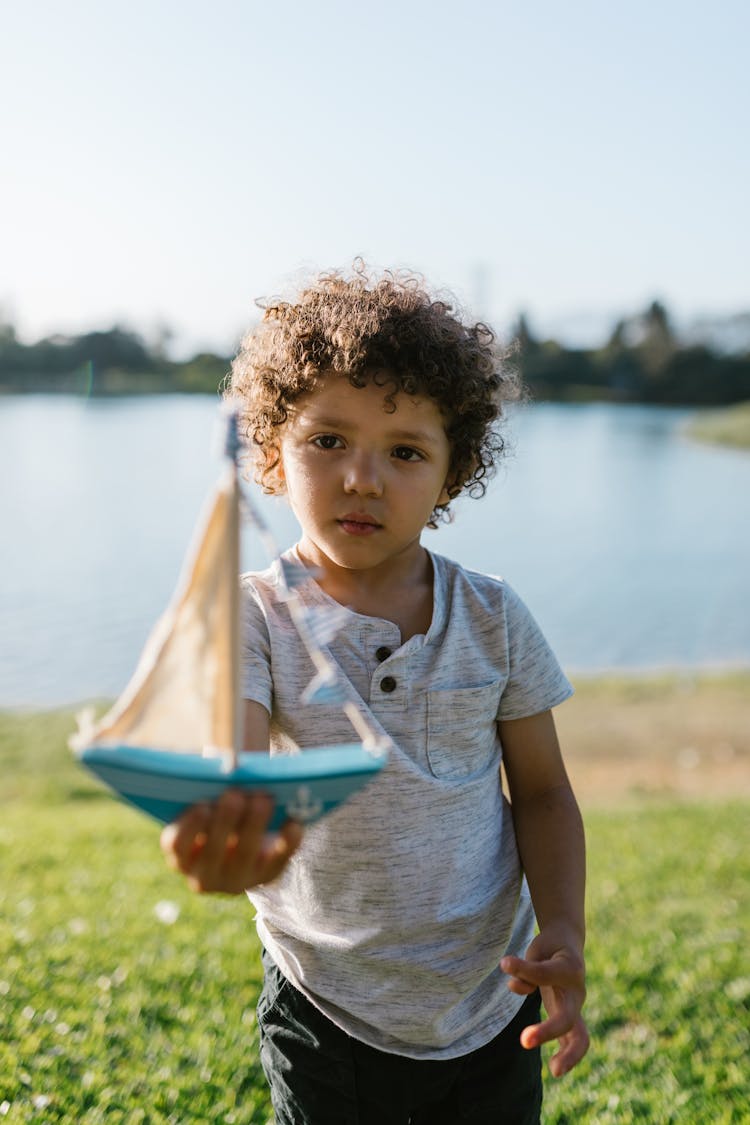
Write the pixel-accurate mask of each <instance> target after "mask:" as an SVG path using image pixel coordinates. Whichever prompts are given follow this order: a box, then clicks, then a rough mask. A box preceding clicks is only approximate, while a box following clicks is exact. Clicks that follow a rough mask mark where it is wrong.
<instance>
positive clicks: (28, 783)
mask: <svg viewBox="0 0 750 1125" xmlns="http://www.w3.org/2000/svg"><path fill="white" fill-rule="evenodd" d="M577 686H578V692H577V695H576V696H575V697H574V699H573V700H571V701H570V702H568V703H566V704H565V705H564V706H563V707H562V708H560V712H559V727H560V730H561V735H562V738H563V742H564V744H565V746H566V748H567V758H568V762H569V767H570V772H571V775H572V777H573V779H574V782H575V784H576V787H577V788H578V790H579V792H580V795H581V801H582V805H583V808H584V815H585V819H586V822H587V832H588V840H589V853H590V893H589V916H590V938H589V973H590V976H589V1000H588V1004H587V1010H588V1017H589V1021H590V1026H591V1031H592V1040H593V1042H592V1049H591V1051H590V1053H589V1055H588V1057H587V1059H586V1060H585V1061H584V1062H583V1063H582V1064H581V1066H580V1067H579V1068H578V1069H577V1070H576V1071H574V1072H573V1073H572V1074H571V1075H569V1076H568V1077H567V1078H566V1079H564V1080H563V1081H562V1082H559V1083H555V1082H553V1081H552V1080H550V1081H549V1082H548V1084H547V1096H546V1110H545V1121H546V1122H547V1123H557V1125H563V1123H565V1125H572V1123H574V1122H575V1123H579V1122H592V1123H594V1125H608V1123H623V1125H627V1123H629V1122H649V1123H652V1125H660V1123H672V1122H675V1123H676V1122H680V1123H681V1122H685V1123H695V1125H703V1123H704V1122H706V1121H711V1122H712V1125H730V1123H735V1122H736V1123H738V1125H739V1123H740V1122H746V1121H748V1113H747V1110H748V1101H747V1094H746V1060H747V1057H748V1053H749V1052H750V1033H749V1032H748V1008H750V975H749V974H748V967H747V959H746V948H747V933H748V927H749V926H750V816H749V815H748V813H749V812H750V784H749V782H750V733H749V732H748V723H747V700H748V698H750V674H747V673H737V674H735V675H722V676H716V677H698V678H695V677H672V678H661V679H646V680H644V679H617V680H614V679H613V680H592V681H584V682H582V683H580V684H579V685H577ZM72 726H73V719H72V715H71V714H70V713H68V712H64V711H56V712H51V713H46V714H38V715H23V714H17V713H5V714H0V769H1V770H2V776H3V788H2V797H0V801H2V817H1V818H0V854H1V855H2V870H3V879H2V882H1V883H0V900H1V901H2V908H1V909H0V1005H1V1008H0V1010H2V1012H3V1034H2V1036H0V1116H2V1117H3V1118H4V1120H7V1121H9V1122H28V1121H40V1122H45V1123H46V1122H71V1123H72V1122H76V1123H79V1122H80V1123H94V1122H105V1121H106V1122H107V1123H108V1125H109V1123H119V1122H122V1123H123V1125H124V1123H126V1122H127V1123H131V1122H133V1123H136V1122H148V1123H151V1122H153V1123H158V1125H162V1123H167V1122H174V1123H179V1125H183V1123H188V1122H190V1123H192V1122H195V1123H202V1125H205V1123H208V1122H222V1123H224V1122H226V1123H230V1125H231V1123H232V1122H234V1123H237V1125H240V1123H241V1125H245V1123H255V1125H261V1123H266V1122H268V1121H270V1119H271V1114H270V1109H269V1104H268V1098H267V1094H266V1091H265V1086H264V1083H263V1079H262V1075H261V1073H260V1069H259V1066H258V1052H257V1031H256V1027H255V1018H254V1004H255V999H256V996H257V991H258V988H259V984H260V975H261V974H260V964H259V957H258V945H257V940H256V938H255V935H254V930H253V926H252V911H251V910H250V908H249V907H248V905H247V903H245V902H244V901H243V900H242V899H223V898H215V897H206V898H199V897H197V896H195V895H192V894H190V893H189V892H188V891H187V890H186V889H185V888H184V887H183V886H182V884H181V882H180V881H179V880H178V879H177V878H176V877H175V876H174V875H173V874H171V873H170V872H169V871H167V870H166V868H165V866H164V865H163V863H162V860H161V857H160V855H159V852H158V845H157V840H158V829H157V827H156V826H155V825H154V824H152V823H150V822H149V821H148V820H146V819H145V818H142V817H141V816H139V815H138V814H137V813H135V812H133V811H131V810H129V809H127V808H125V807H123V806H121V805H119V804H117V803H116V802H114V801H112V800H111V799H110V798H109V797H108V796H107V795H106V794H104V793H103V791H102V790H101V788H100V787H99V786H98V785H97V784H96V783H95V782H94V781H92V780H90V779H89V778H88V777H87V776H86V775H85V774H84V773H83V772H81V771H80V770H79V769H78V767H77V766H76V765H75V764H74V763H73V762H72V760H71V758H70V755H69V752H68V751H67V749H66V747H65V739H66V736H67V734H68V733H69V731H70V729H71V728H72ZM743 935H744V936H743ZM415 1002H416V1001H415Z"/></svg>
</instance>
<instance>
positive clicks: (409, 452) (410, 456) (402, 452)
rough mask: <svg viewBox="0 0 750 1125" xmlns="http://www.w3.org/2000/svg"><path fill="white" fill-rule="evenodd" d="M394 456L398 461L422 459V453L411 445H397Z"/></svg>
mask: <svg viewBox="0 0 750 1125" xmlns="http://www.w3.org/2000/svg"><path fill="white" fill-rule="evenodd" d="M393 456H394V457H395V458H396V459H397V460H398V461H421V460H422V454H421V453H420V452H419V450H417V449H412V447H411V446H410V445H397V446H396V448H395V449H394V450H393Z"/></svg>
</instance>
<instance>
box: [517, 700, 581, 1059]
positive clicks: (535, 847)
mask: <svg viewBox="0 0 750 1125" xmlns="http://www.w3.org/2000/svg"><path fill="white" fill-rule="evenodd" d="M500 738H501V741H502V744H503V761H504V763H505V773H506V777H507V779H508V788H509V791H510V798H511V803H512V809H513V823H514V825H515V830H516V838H517V840H518V850H519V853H520V856H521V863H522V866H523V869H524V872H525V874H526V878H527V880H528V884H529V890H530V891H531V898H532V902H533V904H534V911H535V913H536V917H537V921H538V923H539V933H538V934H537V936H536V937H535V938H534V940H533V941H532V943H531V945H530V946H529V948H528V949H527V951H526V956H525V958H520V957H504V958H503V959H502V961H501V963H500V967H501V968H502V970H503V972H505V973H508V975H509V976H510V978H511V979H510V982H509V985H508V987H509V988H510V989H511V990H512V991H513V992H517V993H519V994H521V995H526V994H528V993H530V992H533V991H534V989H535V988H539V989H540V990H541V995H542V1001H543V1003H544V1007H545V1009H546V1011H547V1018H546V1020H543V1021H542V1022H541V1023H539V1024H535V1025H533V1026H531V1027H527V1028H525V1029H524V1031H523V1033H522V1035H521V1042H522V1044H523V1046H524V1047H527V1048H532V1047H538V1046H540V1045H541V1044H542V1043H547V1042H549V1041H551V1040H553V1039H557V1040H559V1043H560V1046H559V1049H558V1050H557V1052H556V1053H555V1055H554V1056H553V1057H552V1059H551V1060H550V1070H551V1072H552V1074H553V1075H554V1076H555V1077H560V1076H561V1075H563V1074H565V1073H566V1072H567V1071H569V1070H570V1069H571V1068H572V1067H573V1066H575V1065H576V1063H577V1062H579V1061H580V1060H581V1059H582V1058H583V1056H584V1055H585V1053H586V1051H587V1049H588V1044H589V1038H588V1032H587V1030H586V1025H585V1023H584V1021H583V1018H582V1016H581V1008H582V1006H583V1001H584V998H585V995H586V990H585V984H584V959H583V947H584V941H585V919H584V893H585V867H586V860H585V844H584V835H583V823H582V820H581V814H580V812H579V809H578V805H577V803H576V800H575V797H574V795H573V791H572V789H571V787H570V782H569V781H568V777H567V774H566V772H565V766H564V764H563V760H562V755H561V753H560V746H559V743H558V741H557V734H556V732H555V725H554V720H553V718H552V714H551V712H550V711H545V712H543V713H542V714H539V715H533V716H531V717H530V718H526V719H514V720H509V721H506V722H502V723H500Z"/></svg>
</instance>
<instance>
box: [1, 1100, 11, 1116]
mask: <svg viewBox="0 0 750 1125" xmlns="http://www.w3.org/2000/svg"><path fill="white" fill-rule="evenodd" d="M9 1109H10V1102H0V1117H5V1116H6V1114H7V1113H8V1110H9Z"/></svg>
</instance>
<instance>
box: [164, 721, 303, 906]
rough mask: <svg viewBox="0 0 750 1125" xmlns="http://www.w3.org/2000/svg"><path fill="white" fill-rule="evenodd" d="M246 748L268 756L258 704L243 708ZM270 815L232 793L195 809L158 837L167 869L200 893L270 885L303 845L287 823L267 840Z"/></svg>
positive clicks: (268, 807)
mask: <svg viewBox="0 0 750 1125" xmlns="http://www.w3.org/2000/svg"><path fill="white" fill-rule="evenodd" d="M244 745H245V747H246V748H247V749H248V750H253V751H255V750H257V751H261V752H263V751H265V752H268V745H269V716H268V712H267V711H266V709H265V707H262V706H261V705H260V704H259V703H253V702H250V701H248V702H246V703H245V739H244ZM272 812H273V801H272V800H271V798H270V797H268V796H266V795H265V794H262V793H252V794H250V793H242V792H240V791H239V790H236V789H235V790H231V789H230V790H227V791H226V792H225V793H224V794H223V795H222V796H221V798H220V799H219V800H218V801H215V802H214V803H213V804H205V805H194V806H193V807H192V808H190V809H188V810H187V811H186V812H185V813H183V815H182V816H181V817H180V818H179V820H176V821H175V822H174V823H173V824H168V825H167V826H166V828H165V829H164V831H163V832H162V834H161V847H162V851H163V852H164V855H165V857H166V860H167V863H168V864H169V866H170V867H172V868H173V869H174V870H175V871H180V872H182V874H183V875H185V876H186V877H187V881H188V884H189V885H190V887H192V889H193V890H194V891H198V892H201V893H202V892H208V891H216V892H221V893H223V894H242V892H243V891H245V890H247V888H248V887H253V886H256V885H257V884H258V883H270V882H271V880H272V879H275V878H276V876H277V875H279V874H280V873H281V872H282V870H283V869H284V867H285V866H286V864H287V862H288V860H289V858H290V857H291V856H292V854H293V853H294V851H295V850H296V848H297V846H298V845H299V842H300V840H301V839H302V829H301V828H300V826H299V825H298V824H296V823H295V822H294V821H291V820H289V821H287V822H286V824H285V825H284V826H283V827H282V829H281V831H280V832H278V833H276V834H275V835H272V836H269V835H267V833H266V829H267V828H268V823H269V821H270V819H271V814H272Z"/></svg>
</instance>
